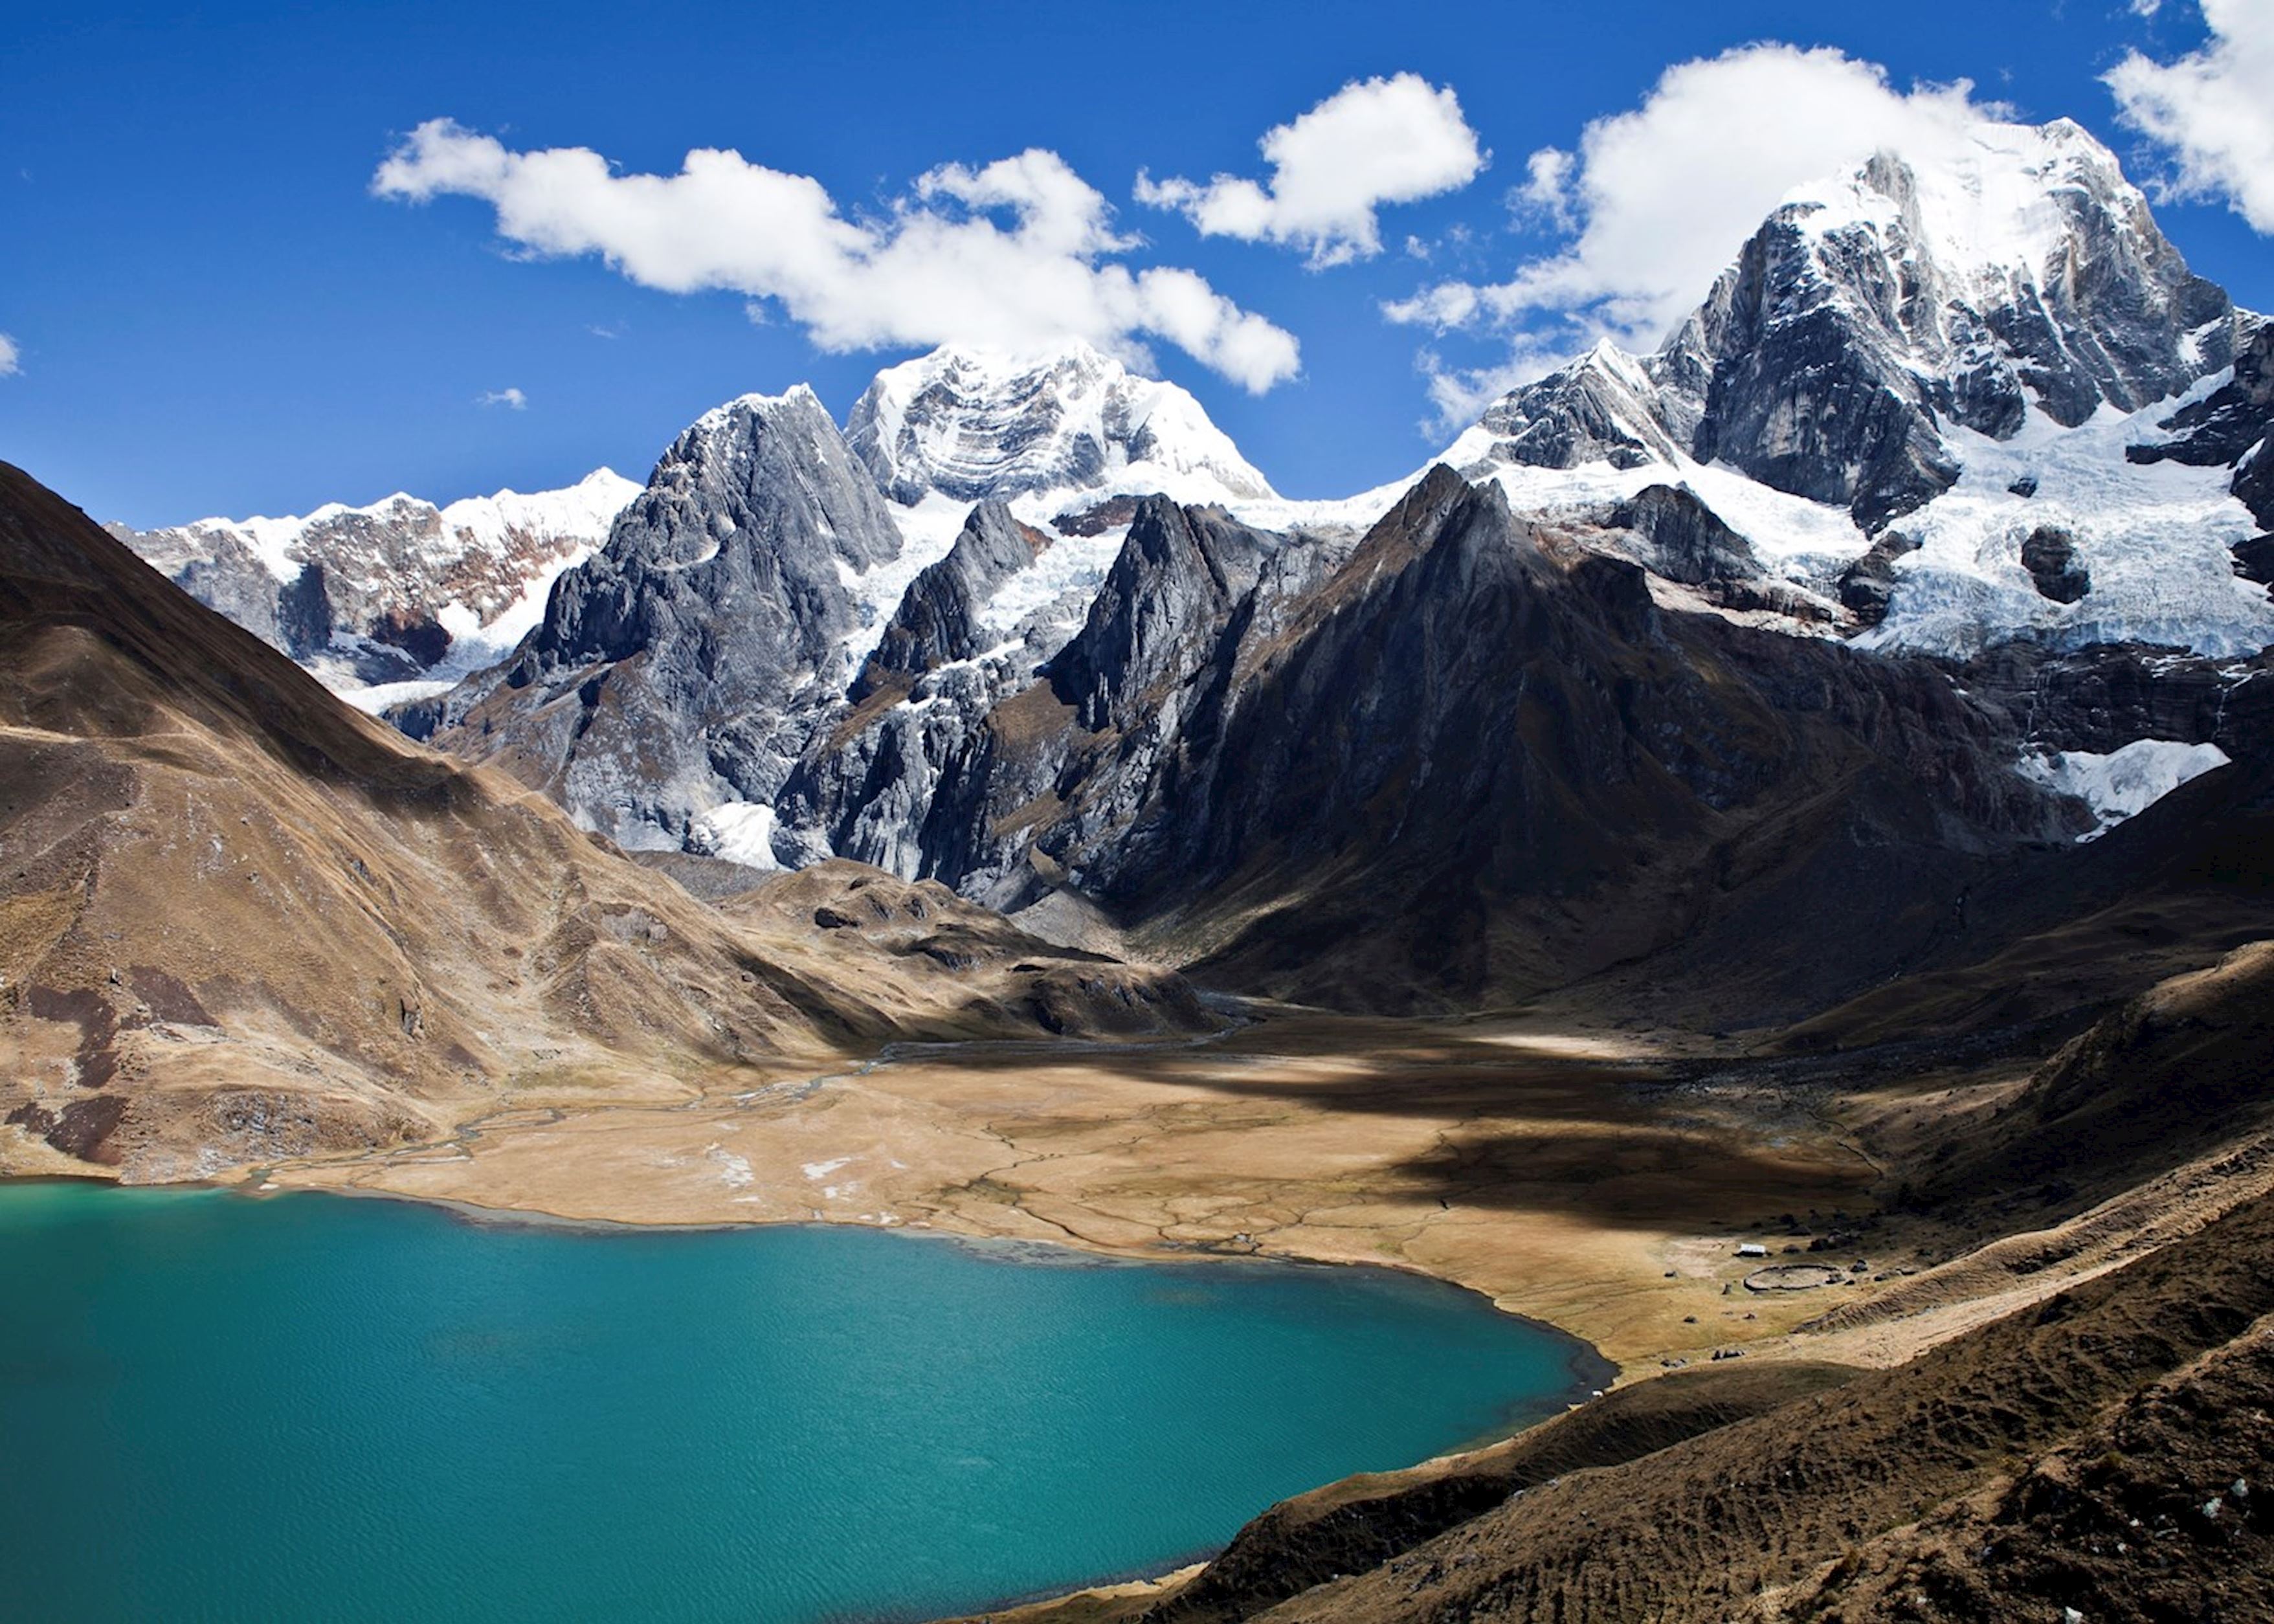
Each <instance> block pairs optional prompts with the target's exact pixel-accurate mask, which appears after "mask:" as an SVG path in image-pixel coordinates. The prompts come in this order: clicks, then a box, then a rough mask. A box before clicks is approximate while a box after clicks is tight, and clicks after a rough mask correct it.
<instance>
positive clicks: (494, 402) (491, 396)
mask: <svg viewBox="0 0 2274 1624" xmlns="http://www.w3.org/2000/svg"><path fill="white" fill-rule="evenodd" d="M474 404H475V405H477V406H503V407H506V408H508V410H513V411H527V410H529V396H527V395H523V393H522V392H521V391H520V390H519V389H485V390H483V391H482V392H481V393H480V394H479V395H476V396H474Z"/></svg>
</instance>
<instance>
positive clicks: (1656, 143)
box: [1386, 44, 2004, 421]
mask: <svg viewBox="0 0 2274 1624" xmlns="http://www.w3.org/2000/svg"><path fill="white" fill-rule="evenodd" d="M2003 111H2004V109H1999V108H1998V107H1995V106H1992V105H1987V104H1984V103H1982V102H1977V101H1975V100H1974V98H1973V89H1972V86H1970V85H1967V84H1964V83H1960V84H1956V85H1949V86H1919V87H1917V88H1914V89H1911V90H1909V91H1903V90H1898V89H1896V88H1895V87H1894V86H1892V85H1891V84H1890V83H1889V82H1888V79H1887V73H1886V70H1885V69H1884V68H1881V67H1879V66H1877V65H1876V64H1871V63H1868V62H1859V61H1856V60H1855V59H1854V58H1852V57H1849V56H1844V55H1842V54H1841V52H1839V51H1837V50H1834V49H1809V50H1803V49H1799V48H1798V47H1795V46H1789V45H1774V44H1771V45H1751V46H1746V47H1743V48H1742V49H1736V50H1732V51H1729V52H1727V53H1726V54H1724V55H1722V56H1715V57H1712V58H1708V59H1704V60H1698V61H1693V62H1686V63H1682V64H1677V65H1675V66H1674V67H1671V68H1669V69H1668V70H1667V71H1666V72H1665V73H1664V74H1663V75H1662V76H1661V77H1660V79H1659V81H1658V83H1657V84H1656V85H1655V86H1653V88H1652V90H1651V92H1650V94H1648V95H1647V96H1646V97H1645V99H1644V101H1643V103H1642V105H1641V106H1640V107H1638V108H1636V109H1632V110H1631V111H1629V112H1624V113H1620V114H1617V115H1615V116H1613V117H1605V118H1599V119H1597V120H1595V121H1594V122H1593V123H1592V124H1588V125H1587V126H1586V128H1585V131H1583V132H1581V134H1580V138H1579V141H1578V145H1577V151H1576V152H1565V151H1562V150H1561V149H1559V148H1555V147H1548V148H1544V149H1543V150H1541V151H1540V152H1538V153H1534V154H1532V157H1531V159H1530V160H1529V161H1528V162H1527V163H1526V164H1525V176H1526V179H1525V183H1524V184H1523V185H1522V186H1520V187H1519V188H1518V189H1517V194H1516V202H1517V207H1518V211H1519V213H1520V214H1525V215H1526V216H1527V217H1528V218H1532V219H1535V220H1540V221H1545V222H1550V223H1551V224H1554V225H1555V226H1556V227H1557V229H1558V230H1559V233H1560V235H1562V237H1564V239H1565V240H1564V241H1563V242H1562V244H1561V246H1559V247H1557V248H1555V249H1554V250H1552V251H1551V252H1546V253H1543V254H1540V255H1538V256H1536V257H1534V258H1532V259H1528V260H1526V261H1525V262H1524V263H1522V264H1520V265H1519V266H1518V267H1517V269H1516V274H1514V275H1513V276H1511V277H1510V279H1509V280H1508V281H1506V282H1498V283H1491V284H1481V285H1480V284H1478V283H1474V282H1440V283H1437V284H1435V285H1434V286H1431V287H1427V288H1424V289H1420V290H1419V292H1417V293H1416V294H1415V295H1414V296H1413V297H1411V298H1408V299H1404V300H1402V301H1398V302H1397V303H1394V304H1392V305H1389V306H1387V307H1386V313H1387V314H1388V315H1389V318H1390V319H1391V320H1395V321H1400V322H1407V323H1412V324H1415V325H1419V326H1424V327H1434V328H1437V329H1439V330H1441V331H1442V330H1447V329H1453V328H1476V329H1483V330H1487V331H1494V332H1500V333H1504V334H1507V335H1510V344H1511V349H1510V356H1509V357H1508V359H1507V360H1506V361H1505V362H1504V363H1502V364H1498V365H1494V366H1491V367H1488V368H1486V369H1483V370H1481V371H1478V372H1447V371H1445V370H1443V369H1442V368H1441V367H1436V366H1434V365H1432V364H1431V363H1430V362H1429V361H1428V359H1427V357H1426V356H1425V357H1424V366H1425V370H1427V371H1428V372H1430V375H1431V395H1432V398H1433V399H1434V401H1435V402H1436V404H1437V407H1438V409H1439V410H1440V411H1441V413H1442V414H1443V416H1444V417H1445V419H1446V420H1448V421H1455V420H1458V419H1459V418H1461V417H1465V416H1466V415H1469V414H1470V413H1472V411H1473V410H1474V409H1475V408H1476V407H1477V406H1478V405H1480V404H1481V403H1482V402H1484V401H1487V400H1489V399H1491V398H1492V396H1493V395H1495V394H1498V393H1500V392H1501V391H1502V390H1504V389H1506V388H1508V387H1510V386H1511V385H1512V384H1513V383H1517V382H1522V381H1525V380H1528V379H1531V378H1536V377H1538V376H1539V375H1540V374H1541V373H1542V372H1547V371H1550V370H1552V369H1553V368H1554V367H1555V365H1558V364H1559V363H1560V362H1562V361H1563V360H1566V359H1568V358H1570V357H1571V356H1572V355H1574V354H1577V352H1578V351H1580V350H1584V349H1585V347H1586V346H1587V345H1588V344H1589V343H1590V342H1593V341H1594V340H1595V339H1597V338H1603V337H1608V338H1610V339H1613V340H1615V341H1616V342H1619V343H1621V344H1623V345H1625V346H1627V347H1628V348H1630V349H1638V350H1646V349H1651V348H1653V347H1655V345H1656V344H1657V343H1658V342H1659V341H1660V339H1661V338H1663V337H1664V336H1665V335H1666V334H1667V333H1668V331H1669V330H1671V329H1672V327H1674V326H1675V323H1677V322H1678V321H1680V320H1682V319H1683V317H1684V316H1685V315H1687V314H1688V313H1689V312H1690V310H1691V309H1693V308H1694V307H1695V306H1696V305H1697V304H1698V301H1699V300H1700V299H1702V298H1703V297H1705V295H1706V290H1707V289H1708V288H1710V287H1711V286H1712V284H1713V278H1714V277H1715V276H1716V275H1717V274H1720V272H1721V269H1722V267H1725V266H1726V265H1728V263H1729V261H1730V260H1732V259H1735V258H1736V252H1737V250H1738V249H1739V248H1740V247H1741V246H1742V245H1743V243H1744V240H1745V238H1746V237H1748V236H1750V235H1751V232H1752V231H1753V229H1755V228H1756V227H1757V226H1758V225H1759V224H1760V222H1761V221H1762V220H1763V219H1764V218H1765V217H1766V215H1767V214H1768V213H1769V211H1770V210H1772V209H1773V208H1774V207H1776V205H1777V203H1778V201H1779V199H1781V198H1782V197H1783V196H1784V194H1785V193H1786V192H1789V191H1791V190H1792V189H1793V188H1794V187H1796V186H1797V185H1800V184H1803V183H1805V182H1807V181H1810V180H1813V179H1816V178H1817V177H1820V176H1824V175H1829V174H1833V173H1836V172H1837V171H1839V170H1841V169H1844V168H1846V167H1848V166H1849V165H1852V164H1855V163H1858V162H1862V161H1864V159H1866V158H1869V157H1870V156H1871V154H1872V153H1874V152H1876V151H1879V150H1880V149H1882V148H1892V149H1894V150H1898V151H1901V152H1904V153H1907V154H1912V155H1913V156H1914V157H1915V158H1917V159H1919V160H1922V161H1924V162H1935V161H1936V160H1937V158H1938V156H1939V155H1941V154H1949V153H1953V152H1954V151H1957V150H1959V149H1961V148H1962V147H1964V145H1965V144H1967V143H1968V142H1969V141H1970V140H1972V139H1974V137H1975V135H1976V134H1977V132H1979V131H1980V129H1981V126H1982V124H1983V123H1984V121H1985V120H1988V119H1991V118H1994V117H1999V116H2001V115H2002V114H2003Z"/></svg>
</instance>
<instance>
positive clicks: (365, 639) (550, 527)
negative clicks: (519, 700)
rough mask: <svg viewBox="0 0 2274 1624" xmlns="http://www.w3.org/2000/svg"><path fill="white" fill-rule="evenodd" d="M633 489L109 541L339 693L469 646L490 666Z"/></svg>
mask: <svg viewBox="0 0 2274 1624" xmlns="http://www.w3.org/2000/svg"><path fill="white" fill-rule="evenodd" d="M636 490H637V487H636V486H635V485H633V484H632V483H631V482H630V481H629V480H628V479H622V478H620V477H617V476H616V475H615V474H614V473H612V472H610V471H609V470H606V469H601V470H598V471H597V472H595V473H593V474H591V475H590V476H589V477H586V478H585V479H584V481H583V482H582V483H581V484H579V485H574V486H571V487H569V488H568V489H566V490H561V491H545V492H536V493H534V494H531V495H523V494H521V493H519V492H512V491H501V492H498V493H497V494H496V495H494V496H486V497H474V498H470V499H468V500H465V501H461V502H453V503H451V504H450V505H449V506H448V507H447V508H437V507H435V506H434V504H433V503H432V502H426V501H421V500H418V499H417V498H415V497H410V496H403V495H396V496H392V497H389V498H388V499H387V500H385V501H381V502H375V503H373V504H372V505H371V506H370V507H367V508H344V507H339V506H336V505H335V506H332V507H327V508H319V509H317V510H316V511H315V512H314V513H312V514H311V515H308V516H307V517H306V518H305V519H299V518H294V519H246V520H230V519H201V520H200V521H198V522H197V523H194V524H188V525H182V526H178V527H176V528H172V529H166V530H148V531H136V530H130V529H128V528H127V527H126V526H124V525H113V526H111V527H109V528H110V531H111V534H112V535H114V536H116V537H117V538H118V539H120V540H121V541H124V543H125V544H126V545H128V546H130V547H132V549H133V550H134V551H135V552H137V553H139V554H140V555H141V556H142V557H143V558H144V559H145V560H147V561H148V562H149V563H151V564H152V565H154V567H155V568H158V569H159V570H160V571H161V572H162V574H164V575H167V576H168V577H169V579H171V580H172V581H173V582H174V583H175V584H176V585H177V586H179V587H181V588H183V589H184V590H185V591H187V592H188V593H189V594H190V595H191V596H192V597H193V598H197V599H198V601H199V602H200V603H202V604H204V605H207V607H208V608H212V609H215V610H218V611H219V612H220V613H222V614H224V615H226V616H228V617H229V618H230V620H235V621H236V622H237V624H238V625H240V626H242V627H244V628H245V629H246V630H248V631H250V632H252V634H253V635H255V636H257V637H260V639H261V640H262V641H263V642H265V643H268V644H270V645H271V646H272V647H274V648H276V649H278V650H282V652H284V653H286V654H289V655H290V656H291V657H292V658H294V659H296V660H297V661H299V662H300V663H302V664H303V665H307V666H309V667H310V668H311V669H312V670H313V671H315V672H316V673H317V674H318V675H320V676H321V677H324V678H325V679H326V680H328V681H331V682H332V683H334V684H335V686H339V687H343V688H353V687H355V686H358V685H360V684H365V683H379V682H392V681H401V680H406V679H414V678H418V677H420V676H422V675H424V674H425V673H426V672H427V671H428V670H429V669H431V668H432V667H433V666H434V665H437V664H438V663H440V662H441V661H443V660H444V659H445V658H446V657H448V655H449V653H450V651H451V650H452V648H453V646H454V644H456V643H457V641H458V640H459V639H460V638H461V637H463V636H468V635H471V636H472V637H473V638H474V639H475V640H476V642H477V643H478V644H479V645H481V646H482V647H484V648H489V649H491V650H493V651H492V652H491V654H490V656H489V657H490V658H495V652H497V651H502V650H503V648H505V647H507V646H509V644H510V642H511V640H512V639H513V638H514V637H517V636H518V635H520V633H521V632H522V631H523V629H525V628H524V627H523V626H522V625H521V624H519V623H518V621H517V620H516V613H517V612H519V611H522V610H523V609H525V608H528V607H533V604H532V603H531V599H532V598H535V599H538V600H541V598H542V594H543V592H544V590H545V589H546V586H547V585H548V584H549V583H551V581H552V580H553V577H554V576H555V575H558V574H559V573H560V572H561V570H562V569H564V568H568V567H569V565H570V564H573V563H575V562H576V561H577V560H580V559H582V558H584V557H585V556H586V555H588V554H589V553H591V550H592V549H593V548H594V547H596V546H598V545H599V543H600V541H601V540H602V539H603V538H605V537H606V534H607V531H608V526H609V524H610V523H612V522H613V521H614V517H615V515H616V514H617V513H618V512H619V511H620V510H621V508H623V506H624V504H625V503H626V502H627V501H629V500H630V499H631V497H632V496H633V494H634V493H635V492H636ZM486 632H487V633H492V634H493V635H490V636H488V637H485V636H484V634H485V633H486ZM459 668H460V669H463V668H464V666H463V664H461V665H460V667H459Z"/></svg>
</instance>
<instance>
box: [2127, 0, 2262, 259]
mask: <svg viewBox="0 0 2274 1624" xmlns="http://www.w3.org/2000/svg"><path fill="white" fill-rule="evenodd" d="M2202 14H2203V21H2204V23H2205V24H2206V25H2208V26H2209V27H2210V41H2208V42H2207V43H2206V44H2205V45H2204V46H2203V48H2202V49H2201V50H2198V51H2195V52H2192V53H2190V54H2189V55H2187V56H2182V57H2180V59H2179V60H2178V61H2177V62H2172V63H2158V62H2154V61H2151V60H2150V59H2149V58H2148V57H2146V56H2142V55H2141V54H2140V53H2139V52H2137V51H2134V52H2133V53H2132V54H2131V55H2130V56H2127V57H2125V59H2124V60H2123V61H2122V62H2120V63H2119V64H2117V65H2116V66H2115V68H2114V69H2112V71H2110V72H2109V74H2108V75H2107V79H2106V82H2107V85H2108V87H2109V89H2110V90H2111V91H2112V92H2114V93H2115V96H2116V105H2117V108H2118V109H2119V117H2121V118H2122V119H2123V120H2124V122H2125V123H2126V124H2128V125H2130V126H2131V127H2132V128H2133V129H2135V130H2137V131H2139V132H2141V133H2142V135H2144V136H2146V137H2148V139H2150V140H2152V141H2154V142H2156V143H2157V145H2158V146H2160V147H2163V148H2164V149H2165V151H2166V152H2167V153H2168V154H2170V157H2171V160H2172V169H2173V176H2172V181H2171V183H2170V184H2168V185H2167V186H2166V187H2165V191H2166V192H2168V193H2170V194H2171V195H2172V196H2175V197H2185V198H2221V199H2225V201H2226V204H2227V206H2228V207H2231V208H2232V209H2233V210H2234V212H2235V213H2236V214H2240V215H2241V216H2242V217H2243V218H2244V219H2245V220H2247V221H2248V222H2250V225H2251V229H2254V230H2256V231H2263V232H2270V233H2274V0H2202Z"/></svg>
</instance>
